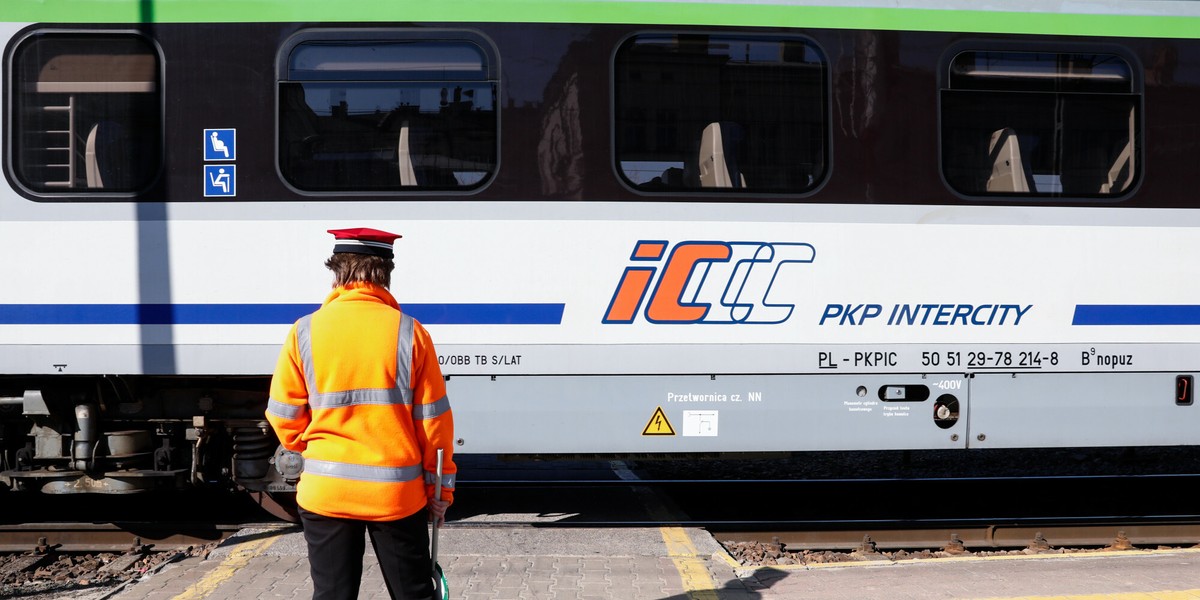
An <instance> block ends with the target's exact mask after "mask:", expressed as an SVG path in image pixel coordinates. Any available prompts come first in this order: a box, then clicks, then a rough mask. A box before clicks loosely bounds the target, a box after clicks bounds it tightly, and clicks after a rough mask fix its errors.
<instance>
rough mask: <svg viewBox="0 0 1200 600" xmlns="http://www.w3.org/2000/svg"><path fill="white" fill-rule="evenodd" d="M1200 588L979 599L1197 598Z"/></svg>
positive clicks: (1149, 599)
mask: <svg viewBox="0 0 1200 600" xmlns="http://www.w3.org/2000/svg"><path fill="white" fill-rule="evenodd" d="M1198 598H1200V589H1196V590H1178V591H1169V590H1164V591H1160V592H1121V593H1117V594H1080V595H1070V596H1005V597H995V598H979V599H978V600H1197V599H1198Z"/></svg>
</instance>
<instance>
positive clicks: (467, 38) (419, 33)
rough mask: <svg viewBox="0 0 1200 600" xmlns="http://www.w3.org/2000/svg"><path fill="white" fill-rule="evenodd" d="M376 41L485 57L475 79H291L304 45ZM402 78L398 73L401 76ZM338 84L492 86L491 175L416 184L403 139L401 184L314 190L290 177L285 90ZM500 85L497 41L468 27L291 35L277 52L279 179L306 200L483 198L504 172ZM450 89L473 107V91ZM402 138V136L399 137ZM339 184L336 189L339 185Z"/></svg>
mask: <svg viewBox="0 0 1200 600" xmlns="http://www.w3.org/2000/svg"><path fill="white" fill-rule="evenodd" d="M372 42H376V43H378V44H380V45H395V46H399V45H402V44H425V45H428V46H436V45H444V46H446V47H452V46H454V45H458V46H464V45H470V46H471V47H473V48H475V49H476V50H477V52H478V56H479V58H480V64H479V66H478V69H477V70H476V71H477V75H476V76H474V77H471V76H470V75H469V74H468V73H467V71H461V72H456V74H458V75H463V76H462V77H458V78H450V77H446V78H442V79H437V78H430V77H425V78H422V77H420V76H419V75H420V73H415V74H414V73H409V72H407V71H405V70H403V69H392V70H384V71H367V70H356V69H341V70H338V69H330V70H329V71H328V72H330V73H338V72H341V73H349V74H352V75H353V76H354V77H357V78H350V77H346V78H342V79H339V78H337V77H336V76H332V77H328V78H326V79H317V78H315V77H314V76H312V75H311V72H310V75H309V76H306V77H299V78H293V77H292V75H293V71H292V60H293V57H294V56H295V53H296V52H297V50H298V49H300V48H301V47H304V46H310V47H311V46H315V45H319V44H326V45H329V46H330V47H338V46H341V47H343V48H353V47H355V46H362V47H366V46H367V45H368V44H370V43H372ZM443 71H444V69H443ZM312 72H315V70H313V71H312ZM428 72H429V71H422V72H421V73H426V74H427V73H428ZM389 73H390V74H392V75H393V76H392V77H385V75H387V74H389ZM397 74H399V75H397ZM339 81H340V82H346V83H354V84H360V85H370V84H377V85H380V86H384V85H388V84H391V85H396V86H400V85H404V84H409V85H414V84H415V85H419V84H421V83H430V82H445V83H451V84H453V83H455V82H457V83H460V84H462V83H468V82H470V83H476V84H478V85H479V87H480V88H484V87H487V86H490V87H491V94H492V96H491V100H490V102H491V112H492V119H491V133H490V135H491V140H490V141H491V144H490V145H491V164H490V171H487V172H485V173H484V174H482V175H481V176H480V178H479V179H478V180H477V181H475V182H472V183H467V184H461V183H456V184H455V185H447V184H441V185H424V184H422V183H420V182H418V181H417V173H416V172H415V170H414V169H413V167H412V165H411V164H407V163H408V162H409V161H403V160H402V157H403V156H405V155H406V152H407V151H408V150H409V148H410V146H405V145H401V141H400V140H399V139H398V142H397V146H396V149H395V152H396V156H395V158H396V160H395V161H394V162H396V163H397V164H396V166H397V172H398V174H397V177H398V178H399V179H400V180H401V181H400V183H393V185H382V186H378V187H357V186H352V185H351V186H345V187H334V186H333V185H330V186H324V187H314V186H312V185H310V184H307V183H306V182H297V181H294V180H293V178H292V177H291V176H290V174H289V169H288V167H287V166H285V164H284V163H285V159H284V152H285V149H286V146H287V144H289V143H290V142H288V141H287V140H285V137H284V134H285V132H284V124H283V121H284V119H285V114H284V103H285V99H284V96H285V86H286V85H289V84H305V83H308V84H310V85H311V84H320V83H322V82H325V83H328V84H330V85H331V86H332V85H333V84H336V83H337V82H339ZM501 85H502V82H501V70H500V55H499V51H498V50H497V49H496V46H495V43H494V42H493V41H492V40H491V39H489V38H488V37H487V36H486V35H484V34H483V33H482V32H480V31H477V30H473V29H466V28H462V29H459V28H453V29H441V28H419V29H415V28H397V27H355V28H329V27H316V28H308V29H303V30H300V31H298V32H296V33H295V34H293V35H292V36H290V37H289V38H288V39H287V40H285V41H284V43H283V44H282V45H280V47H279V50H278V52H277V54H276V67H275V111H274V116H275V158H274V163H275V171H276V175H277V176H278V177H279V179H280V181H281V182H282V183H283V184H284V185H285V186H286V187H287V188H289V189H290V190H292V191H293V192H295V193H297V194H300V195H303V196H313V197H331V196H339V197H345V196H349V197H385V198H392V199H395V198H403V197H411V196H417V197H424V196H430V195H438V196H469V195H474V194H478V193H480V192H481V191H483V190H485V189H487V188H488V187H489V186H490V185H491V184H492V183H493V182H494V181H495V180H496V178H497V175H498V174H499V171H500V168H501V156H500V148H501V139H500V138H501V113H502V111H501V97H500V94H501ZM448 89H450V88H449V86H447V87H445V88H443V89H442V92H443V95H444V96H445V95H446V94H449V93H454V94H455V97H454V101H453V102H454V103H456V104H457V103H458V101H459V98H460V96H459V93H460V92H461V93H462V94H463V96H469V97H470V98H471V100H470V101H469V102H471V103H473V101H474V96H471V95H470V94H469V92H470V91H471V90H469V89H468V90H467V91H462V86H459V89H458V90H456V91H454V92H449V91H447V90H448ZM442 101H443V104H445V102H446V98H443V99H442ZM305 104H306V107H307V108H308V109H309V110H312V107H311V105H308V104H307V101H305ZM332 108H333V107H332V106H331V107H330V110H331V114H330V116H332ZM396 108H400V106H399V105H397V107H396ZM377 112H379V110H378V107H377ZM390 112H394V110H393V111H389V113H390ZM380 114H382V115H384V116H386V115H387V114H388V113H380ZM401 128H402V129H403V131H404V132H406V133H407V132H408V130H409V127H407V122H404V123H403V124H402V125H401ZM414 129H415V128H414ZM397 135H398V137H399V134H397ZM403 137H404V138H405V140H403V141H408V140H410V139H411V140H413V141H414V142H416V141H417V136H416V135H413V136H411V137H410V136H407V135H406V136H403ZM389 141H390V140H389ZM406 175H407V178H406V177H405V176H406ZM441 176H442V177H443V179H445V177H446V174H445V173H442V175H441ZM389 177H390V176H389ZM405 179H407V182H405V181H404V180H405ZM455 179H456V181H457V176H456V177H455ZM409 182H414V183H409ZM334 185H336V183H335V184H334Z"/></svg>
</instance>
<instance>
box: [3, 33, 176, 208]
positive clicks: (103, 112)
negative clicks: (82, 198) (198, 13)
mask: <svg viewBox="0 0 1200 600" xmlns="http://www.w3.org/2000/svg"><path fill="white" fill-rule="evenodd" d="M12 66H13V68H12V71H11V73H12V90H13V91H12V94H13V108H12V111H13V112H12V114H11V115H10V116H9V123H10V124H11V127H12V131H13V135H12V138H11V139H12V144H13V146H12V149H11V156H12V168H13V175H14V177H15V178H16V179H17V180H18V181H20V182H21V184H22V185H24V186H25V187H26V188H27V189H29V190H30V191H32V192H34V193H39V194H52V195H54V194H72V193H89V194H95V193H106V192H114V193H129V192H135V191H137V190H140V189H143V188H145V187H147V186H148V185H149V184H150V183H151V182H152V181H153V179H154V178H155V177H156V176H157V175H158V172H159V170H160V168H161V165H162V151H161V147H162V108H161V107H162V100H161V94H162V86H161V85H160V69H159V58H158V52H157V51H156V50H155V49H154V47H153V46H152V45H151V44H150V43H149V42H147V41H146V40H145V39H143V38H141V37H139V36H136V35H132V34H107V33H106V34H99V33H97V34H88V33H55V32H43V33H36V34H34V35H32V36H30V37H28V38H26V39H25V40H24V41H22V42H21V44H20V45H19V46H17V47H16V49H15V50H14V51H13V54H12Z"/></svg>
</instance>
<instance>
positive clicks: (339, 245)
mask: <svg viewBox="0 0 1200 600" xmlns="http://www.w3.org/2000/svg"><path fill="white" fill-rule="evenodd" d="M329 233H332V234H333V239H334V240H335V242H334V245H333V252H334V253H335V254H336V253H338V252H349V253H352V254H369V255H371V256H381V257H383V258H392V257H393V256H395V255H394V254H393V253H392V243H393V242H395V241H396V240H397V239H399V238H401V237H403V236H401V235H399V234H395V233H388V232H386V231H380V230H378V229H371V228H370V227H355V228H353V229H330V230H329Z"/></svg>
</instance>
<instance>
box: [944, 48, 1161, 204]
mask: <svg viewBox="0 0 1200 600" xmlns="http://www.w3.org/2000/svg"><path fill="white" fill-rule="evenodd" d="M1140 113H1141V95H1140V94H1139V93H1138V87H1137V85H1136V83H1135V80H1134V76H1133V70H1132V69H1131V67H1130V65H1129V63H1128V62H1127V61H1126V60H1125V59H1123V58H1121V57H1119V56H1116V55H1113V54H1093V53H1052V52H1014V51H996V52H975V51H971V52H961V53H958V54H957V55H955V56H954V57H953V58H952V59H951V61H950V63H949V69H948V72H947V73H946V74H945V79H944V83H943V86H942V90H941V117H942V118H941V127H942V131H941V136H942V149H941V150H942V173H943V174H944V176H945V178H946V181H947V183H949V185H950V186H951V187H952V188H954V189H955V190H956V191H958V192H959V193H962V194H964V195H968V196H1002V197H1003V196H1008V197H1011V196H1019V197H1029V198H1039V197H1045V198H1057V197H1063V196H1068V197H1081V198H1105V197H1117V196H1121V195H1123V194H1125V193H1126V192H1127V191H1129V190H1131V189H1132V188H1133V185H1134V184H1135V182H1136V181H1137V179H1138V177H1139V176H1140V172H1139V166H1140V158H1139V157H1140V155H1141V133H1140V128H1139V121H1140Z"/></svg>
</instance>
